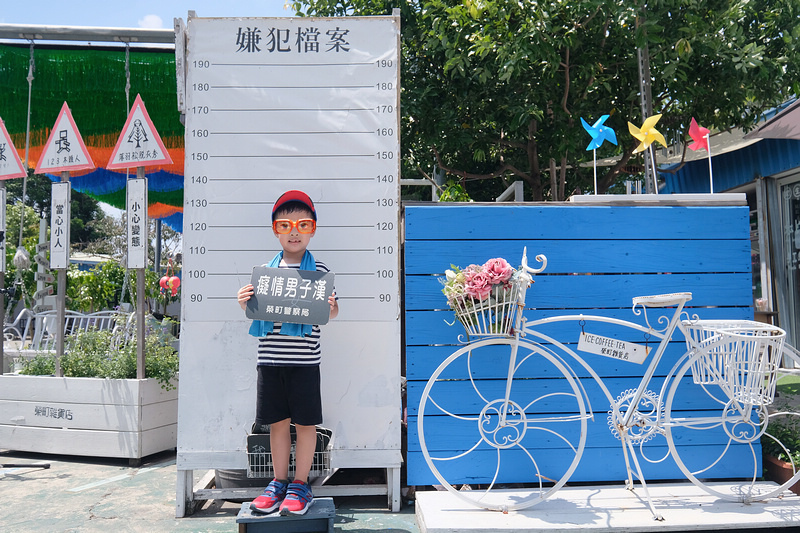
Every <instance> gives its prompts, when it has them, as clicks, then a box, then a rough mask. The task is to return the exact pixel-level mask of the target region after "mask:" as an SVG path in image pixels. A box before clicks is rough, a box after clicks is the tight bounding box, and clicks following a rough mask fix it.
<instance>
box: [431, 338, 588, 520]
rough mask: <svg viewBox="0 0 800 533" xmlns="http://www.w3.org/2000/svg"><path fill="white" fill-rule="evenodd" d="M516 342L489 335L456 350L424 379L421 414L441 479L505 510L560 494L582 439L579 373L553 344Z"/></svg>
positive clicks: (481, 503) (475, 500)
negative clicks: (553, 350) (573, 371)
mask: <svg viewBox="0 0 800 533" xmlns="http://www.w3.org/2000/svg"><path fill="white" fill-rule="evenodd" d="M516 342H517V341H515V340H514V339H512V338H492V339H486V340H482V341H480V342H475V343H471V344H469V345H467V346H465V347H463V348H460V349H459V350H456V351H455V352H454V353H453V354H452V355H450V356H449V357H448V358H447V359H446V360H445V361H444V362H443V363H442V364H441V365H439V367H438V368H437V369H436V371H434V373H433V375H432V376H431V378H430V380H429V381H428V382H427V384H426V386H425V389H424V391H423V393H422V397H421V400H420V404H419V412H418V418H417V431H418V437H419V443H420V446H421V451H422V454H423V456H424V457H425V461H426V463H427V465H428V467H429V468H430V470H431V472H432V473H433V475H434V476H435V477H436V479H437V480H438V481H439V482H440V483H441V484H442V486H444V487H445V488H446V489H447V490H448V491H450V492H451V493H453V494H454V495H456V496H458V497H459V498H461V499H462V500H464V501H466V502H468V503H470V504H472V505H475V506H478V507H482V508H485V509H491V510H496V511H504V512H505V511H510V510H515V509H524V508H526V507H530V506H532V505H535V504H537V503H539V502H541V501H544V500H545V499H546V498H547V497H548V496H550V495H552V494H553V493H555V492H556V491H557V490H558V489H559V488H561V487H562V486H563V485H564V483H566V481H567V480H568V479H569V477H570V475H572V472H573V471H574V470H575V468H576V467H577V465H578V462H579V461H580V458H581V455H582V453H583V449H584V446H585V444H586V426H587V422H586V419H587V415H586V404H585V402H584V399H583V394H582V389H581V387H580V384H579V382H578V380H577V379H576V378H575V377H574V376H573V374H572V372H571V371H570V370H569V369H568V367H567V366H566V364H565V363H564V361H562V360H561V358H560V357H558V356H557V355H556V354H555V353H553V352H551V351H550V350H549V349H548V348H547V347H545V346H542V345H540V344H536V343H531V342H526V341H519V344H518V347H517V346H515V343H516ZM515 348H516V352H515ZM509 366H511V368H512V372H511V373H510V374H507V369H508V368H509ZM508 375H510V376H511V378H510V379H508Z"/></svg>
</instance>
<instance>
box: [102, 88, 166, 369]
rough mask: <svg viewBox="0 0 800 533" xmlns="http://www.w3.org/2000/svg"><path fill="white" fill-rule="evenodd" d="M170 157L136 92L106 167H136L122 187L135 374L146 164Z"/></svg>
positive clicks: (140, 338)
mask: <svg viewBox="0 0 800 533" xmlns="http://www.w3.org/2000/svg"><path fill="white" fill-rule="evenodd" d="M171 163H172V158H171V157H170V156H169V153H167V150H166V148H165V147H164V143H163V142H161V137H160V136H159V135H158V132H157V131H156V128H155V126H154V125H153V121H152V120H150V116H149V115H148V114H147V109H145V107H144V102H142V98H141V96H140V95H138V94H137V95H136V100H134V102H133V107H131V110H130V113H128V120H127V121H126V122H125V127H124V128H123V129H122V134H121V135H120V136H119V139H117V144H116V146H114V151H113V152H111V157H110V158H109V162H108V165H106V168H107V169H109V170H113V169H123V168H133V167H135V168H136V177H135V178H130V179H128V183H127V187H126V206H125V207H126V210H127V226H128V235H127V244H128V249H127V254H126V255H127V259H126V260H127V265H126V267H127V268H129V269H131V270H135V271H136V378H137V379H144V378H145V361H144V354H145V327H144V317H145V275H144V273H145V268H147V244H148V240H149V232H148V217H147V205H148V204H147V176H146V175H145V171H144V168H145V166H146V165H169V164H171Z"/></svg>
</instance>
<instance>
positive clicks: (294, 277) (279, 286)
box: [245, 266, 334, 325]
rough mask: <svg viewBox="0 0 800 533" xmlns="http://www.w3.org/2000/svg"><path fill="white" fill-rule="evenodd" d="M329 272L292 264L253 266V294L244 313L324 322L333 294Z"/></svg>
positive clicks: (259, 317) (272, 318)
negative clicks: (298, 267) (289, 265)
mask: <svg viewBox="0 0 800 533" xmlns="http://www.w3.org/2000/svg"><path fill="white" fill-rule="evenodd" d="M333 279H334V275H333V272H318V271H315V270H297V269H294V268H270V267H264V266H257V267H254V268H253V276H252V278H251V281H250V282H251V283H252V284H253V290H254V294H253V296H252V297H251V298H250V300H248V301H247V309H246V310H245V315H246V316H247V318H251V319H253V320H269V321H271V322H292V323H295V324H319V325H322V324H327V323H328V319H329V318H330V311H331V306H330V304H329V303H328V297H329V296H330V295H331V294H333Z"/></svg>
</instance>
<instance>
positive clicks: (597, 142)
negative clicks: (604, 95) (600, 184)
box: [581, 115, 617, 194]
mask: <svg viewBox="0 0 800 533" xmlns="http://www.w3.org/2000/svg"><path fill="white" fill-rule="evenodd" d="M606 120H608V115H603V116H602V117H600V118H598V119H597V122H595V123H594V125H593V126H590V125H589V123H588V122H586V121H585V120H583V117H581V124H583V129H585V130H586V132H587V133H588V134H589V135H591V136H592V142H590V143H589V146H587V147H586V149H587V150H591V151H592V159H593V161H594V193H595V194H597V149H598V148H600V146H602V145H603V143H604V142H605V141H608V142H610V143H613V144H617V134H616V133H614V130H612V129H611V128H609V127H608V126H604V125H603V124H604V123H605V121H606Z"/></svg>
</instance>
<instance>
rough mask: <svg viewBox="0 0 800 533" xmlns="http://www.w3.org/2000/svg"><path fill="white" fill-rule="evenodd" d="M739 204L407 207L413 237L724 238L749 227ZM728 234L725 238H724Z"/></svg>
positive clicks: (408, 236)
mask: <svg viewBox="0 0 800 533" xmlns="http://www.w3.org/2000/svg"><path fill="white" fill-rule="evenodd" d="M748 228H749V209H748V208H747V207H746V206H737V207H658V206H653V207H640V206H619V207H617V206H614V207H599V206H593V207H587V206H576V205H554V204H547V205H541V204H538V205H527V204H526V205H524V206H521V205H463V204H462V205H433V206H409V207H406V209H405V238H406V241H410V240H417V239H419V240H447V239H452V238H458V239H463V238H469V239H475V240H483V239H486V240H492V239H497V240H509V239H510V240H519V239H527V240H535V239H551V240H555V239H575V238H579V239H636V240H644V239H720V238H733V239H740V238H742V235H743V232H744V231H745V230H747V231H749V229H748ZM726 235H727V237H726Z"/></svg>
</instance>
